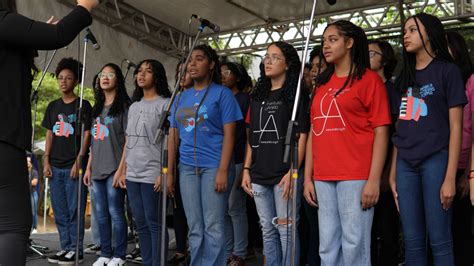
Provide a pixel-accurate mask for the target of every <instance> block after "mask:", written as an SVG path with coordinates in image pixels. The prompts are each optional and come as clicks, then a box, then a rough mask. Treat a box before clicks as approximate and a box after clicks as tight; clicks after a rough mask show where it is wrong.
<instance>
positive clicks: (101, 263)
mask: <svg viewBox="0 0 474 266" xmlns="http://www.w3.org/2000/svg"><path fill="white" fill-rule="evenodd" d="M109 262H110V259H109V258H106V257H100V258H98V259H97V260H96V261H95V262H94V264H92V266H105V265H107V263H109Z"/></svg>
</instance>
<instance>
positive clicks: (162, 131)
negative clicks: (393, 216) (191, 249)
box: [154, 24, 206, 265]
mask: <svg viewBox="0 0 474 266" xmlns="http://www.w3.org/2000/svg"><path fill="white" fill-rule="evenodd" d="M205 27H206V25H205V24H201V26H199V27H198V32H197V34H196V37H195V39H194V42H193V44H192V45H191V47H190V48H189V51H190V52H189V53H188V55H187V57H186V60H185V61H184V63H183V66H184V67H182V68H181V70H180V71H179V74H178V81H177V82H176V85H175V87H174V91H173V94H172V95H171V99H170V101H169V102H168V105H167V106H166V109H165V111H164V112H163V114H162V115H161V117H160V120H159V122H158V131H157V133H156V136H155V141H154V143H155V144H158V143H159V141H160V140H161V138H162V137H163V136H164V140H163V141H164V145H163V151H162V154H163V156H162V157H161V158H163V159H162V164H161V168H162V170H161V173H162V175H161V187H162V190H161V193H162V194H161V197H162V201H161V203H162V204H161V260H160V261H161V264H160V265H166V264H165V262H166V258H165V255H166V249H165V243H166V204H167V202H166V201H167V191H166V189H167V178H168V138H169V128H170V123H169V120H168V118H169V116H170V114H171V112H170V110H171V106H172V104H173V102H174V99H175V98H176V95H178V94H179V93H180V92H181V89H180V86H179V83H180V81H181V78H182V77H183V76H184V75H185V73H186V66H187V65H188V63H189V60H190V58H191V51H192V50H193V49H194V47H196V44H197V42H198V40H199V36H200V35H201V33H202V32H203V31H204V28H205Z"/></svg>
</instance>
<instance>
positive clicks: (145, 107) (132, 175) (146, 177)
mask: <svg viewBox="0 0 474 266" xmlns="http://www.w3.org/2000/svg"><path fill="white" fill-rule="evenodd" d="M168 101H169V98H162V97H161V96H159V97H158V98H156V99H153V100H144V99H142V100H140V101H139V102H135V103H133V104H132V106H130V110H129V112H128V121H129V122H128V126H127V145H126V162H127V180H129V181H134V182H140V183H149V184H154V183H155V179H156V177H157V176H158V175H160V173H161V151H162V148H163V140H162V139H161V140H160V141H159V142H158V144H155V143H154V140H155V135H156V132H157V130H158V122H159V120H160V117H161V115H162V114H163V110H164V109H165V108H166V105H167V103H168Z"/></svg>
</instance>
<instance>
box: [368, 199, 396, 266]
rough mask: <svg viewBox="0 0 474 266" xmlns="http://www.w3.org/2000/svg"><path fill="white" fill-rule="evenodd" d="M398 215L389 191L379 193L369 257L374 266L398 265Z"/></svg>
mask: <svg viewBox="0 0 474 266" xmlns="http://www.w3.org/2000/svg"><path fill="white" fill-rule="evenodd" d="M398 229H399V215H398V211H397V206H396V205H395V201H394V199H393V196H392V192H391V191H385V192H381V193H380V197H379V202H378V203H377V205H375V212H374V221H373V223H372V244H371V257H372V265H374V266H396V265H398V253H399V250H400V248H399V244H398V240H399V232H400V231H399V230H398Z"/></svg>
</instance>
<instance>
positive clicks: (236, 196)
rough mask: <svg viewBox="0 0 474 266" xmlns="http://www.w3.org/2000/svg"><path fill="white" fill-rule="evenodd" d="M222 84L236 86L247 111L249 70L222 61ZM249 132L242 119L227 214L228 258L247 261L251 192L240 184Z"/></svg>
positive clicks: (235, 148)
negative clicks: (248, 208)
mask: <svg viewBox="0 0 474 266" xmlns="http://www.w3.org/2000/svg"><path fill="white" fill-rule="evenodd" d="M220 70H221V76H222V85H224V86H226V87H228V88H229V89H231V90H232V94H234V97H235V99H236V100H237V102H238V103H239V106H240V111H242V116H243V117H245V116H246V115H247V110H248V108H249V102H250V98H249V94H248V93H247V92H246V91H245V90H247V89H248V88H249V87H251V86H252V80H251V79H250V76H249V75H248V73H247V70H246V69H245V68H244V66H242V65H241V64H237V63H232V62H225V63H223V64H222V65H221V69H220ZM246 142H247V132H246V128H245V122H244V121H243V120H241V121H238V122H237V125H236V128H235V145H234V162H235V178H236V180H235V181H234V184H233V185H232V189H231V191H230V195H229V210H228V212H227V215H226V223H228V225H230V226H228V228H229V229H232V230H228V231H226V237H227V243H231V244H228V245H227V253H228V255H229V256H228V258H227V261H228V262H232V261H235V262H243V261H244V260H245V256H246V253H247V244H248V237H247V233H248V225H247V206H246V198H247V194H245V192H244V191H243V190H242V189H241V187H240V183H241V182H240V181H239V180H240V179H239V177H240V176H241V172H242V167H243V161H244V153H245V143H246Z"/></svg>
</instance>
